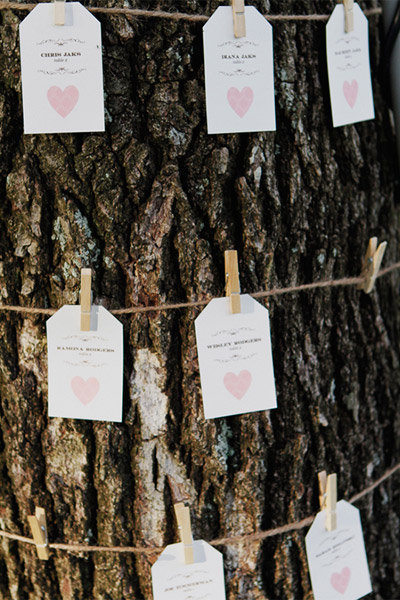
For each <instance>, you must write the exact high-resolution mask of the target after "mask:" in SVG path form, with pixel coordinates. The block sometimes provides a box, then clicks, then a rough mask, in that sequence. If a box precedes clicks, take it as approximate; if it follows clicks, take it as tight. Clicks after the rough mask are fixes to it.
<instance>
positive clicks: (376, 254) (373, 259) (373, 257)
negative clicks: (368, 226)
mask: <svg viewBox="0 0 400 600" xmlns="http://www.w3.org/2000/svg"><path fill="white" fill-rule="evenodd" d="M386 246H387V242H382V243H381V244H379V246H378V238H376V237H372V238H370V240H369V242H368V248H367V252H366V254H365V257H364V260H363V263H362V267H361V277H362V278H363V281H362V282H361V283H360V284H359V285H358V289H360V290H364V292H365V293H366V294H369V293H370V292H371V291H372V290H373V288H374V285H375V279H376V278H377V275H378V273H379V269H380V266H381V262H382V259H383V255H384V254H385V250H386Z"/></svg>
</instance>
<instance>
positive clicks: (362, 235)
mask: <svg viewBox="0 0 400 600" xmlns="http://www.w3.org/2000/svg"><path fill="white" fill-rule="evenodd" d="M89 4H93V5H94V4H95V5H98V6H100V5H102V6H106V5H107V6H113V5H122V2H118V1H115V0H96V1H95V2H94V1H93V2H92V1H91V2H87V3H86V5H89ZM218 4H219V3H218V1H217V0H176V1H175V2H174V1H172V0H159V2H156V3H150V2H146V1H145V0H137V1H135V0H132V1H131V6H133V7H137V8H149V7H150V8H162V9H167V10H181V11H186V12H193V13H205V14H211V13H212V11H213V10H215V9H216V8H217V6H218ZM252 4H253V5H254V6H256V7H257V8H258V9H259V10H261V11H263V12H270V13H271V14H273V13H294V12H296V13H313V12H319V13H321V12H323V13H326V12H330V11H331V10H332V9H333V7H334V2H333V1H329V2H328V1H325V0H324V1H319V2H316V1H310V0H307V1H305V0H303V1H299V0H297V1H295V0H280V1H279V2H278V0H271V2H268V1H267V0H254V1H253V2H252ZM377 5H378V2H375V1H371V2H365V3H364V2H363V3H362V6H363V7H364V8H370V7H373V6H377ZM24 15H25V13H21V12H18V11H15V12H11V11H2V12H1V13H0V22H1V28H0V53H1V55H0V115H1V120H0V148H1V150H0V151H1V161H0V189H1V203H0V299H1V302H2V303H7V304H14V305H26V306H36V307H61V306H62V305H63V304H68V303H72V304H74V303H76V302H77V301H78V292H79V274H80V268H81V267H92V268H93V269H94V273H95V281H94V301H95V302H96V303H101V304H103V305H104V306H106V307H107V308H120V307H126V306H131V305H136V304H157V303H161V302H167V301H186V300H195V299H199V298H202V297H204V296H205V295H223V293H224V273H223V251H224V250H226V249H229V248H236V249H237V250H238V252H239V256H240V274H241V284H242V290H243V291H249V292H251V291H257V290H260V289H264V288H266V287H267V286H269V287H275V286H287V285H291V284H296V283H303V282H309V281H313V280H319V279H326V278H330V277H332V278H336V277H342V276H345V275H357V274H358V273H359V268H360V262H361V257H362V255H363V253H364V252H365V248H366V243H367V240H368V238H369V237H370V235H373V234H377V235H378V236H379V238H381V239H387V240H388V241H389V246H388V250H387V254H386V257H385V262H386V264H389V263H391V262H394V261H395V260H398V245H399V238H400V234H399V203H398V191H397V192H396V190H397V189H398V188H397V185H398V176H397V166H396V164H397V163H396V156H395V145H394V134H393V127H392V124H391V120H390V112H389V109H388V105H387V102H386V100H385V97H384V95H383V89H382V86H381V82H380V79H379V72H378V63H379V54H380V46H381V32H380V19H379V17H371V18H370V45H371V61H372V70H373V86H374V94H375V108H376V118H375V120H374V121H370V122H366V123H361V124H358V125H356V126H347V127H342V128H338V129H333V127H332V124H331V117H330V105H329V96H328V86H327V75H326V59H325V46H324V44H325V24H324V23H321V22H317V23H304V22H302V23H288V22H281V23H276V24H275V25H274V49H275V82H276V99H277V126H278V129H277V132H276V133H260V134H251V135H250V134H248V135H247V134H241V135H217V136H215V135H214V136H209V135H207V132H206V121H205V101H204V74H203V58H202V31H201V25H200V24H190V23H187V22H179V23H174V22H172V21H167V20H162V19H132V18H128V17H119V16H110V15H98V18H99V19H100V20H101V22H102V28H103V29H102V31H103V44H104V75H105V94H106V109H107V113H106V114H107V127H106V132H105V133H104V134H91V135H89V134H74V135H69V134H63V135H36V136H30V135H27V136H24V135H23V128H22V105H21V85H20V67H19V49H18V25H19V23H20V21H21V19H22V18H23V16H24ZM398 287H399V275H398V274H397V273H395V274H393V275H390V276H387V277H385V278H382V279H381V280H379V282H378V284H377V286H376V290H375V291H374V292H373V293H372V294H371V295H370V296H366V295H364V294H363V293H360V292H359V291H357V290H356V289H354V288H338V289H329V290H318V291H314V292H307V293H301V294H299V293H297V294H291V295H287V296H279V297H276V298H273V299H271V301H270V314H271V323H272V342H273V352H274V365H275V376H276V386H277V393H278V404H279V408H278V409H277V410H274V411H271V412H261V413H255V414H250V415H243V416H236V417H230V418H223V419H217V420H211V421H205V420H204V418H203V412H202V399H201V390H200V383H199V372H198V363H197V353H196V345H195V336H194V325H193V320H194V317H195V316H196V315H197V314H198V311H195V310H176V311H172V312H165V313H150V314H146V315H139V316H127V317H124V318H122V319H121V320H122V321H123V324H124V342H125V362H124V365H125V366H124V369H125V371H124V390H125V391H124V417H123V423H122V424H107V423H102V422H89V421H77V420H70V419H49V418H48V417H47V383H46V371H47V365H46V338H45V318H44V317H28V316H21V315H16V314H7V313H4V312H1V311H0V336H1V343H0V399H1V433H0V435H1V438H0V444H1V445H0V461H1V462H0V480H1V487H0V517H1V521H0V524H1V525H2V526H3V527H4V528H5V529H7V530H9V531H13V532H19V533H22V534H25V535H30V532H29V529H28V524H27V516H28V515H29V514H32V511H33V510H34V507H35V505H40V506H43V507H45V508H46V511H47V515H48V520H49V536H50V539H51V541H60V542H62V541H64V542H72V541H75V542H86V543H91V544H104V545H135V544H149V545H164V544H166V543H170V542H173V541H176V539H177V534H176V527H175V524H174V519H173V511H172V505H171V497H170V491H169V487H168V484H167V481H166V476H167V475H168V474H170V475H172V476H173V477H174V478H175V479H177V480H178V481H181V482H183V483H184V485H185V488H186V490H187V492H188V493H189V494H190V497H191V509H192V520H193V530H194V534H195V537H197V538H203V539H206V540H207V539H211V538H213V537H216V536H220V535H236V534H239V533H247V532H252V531H253V530H258V529H260V528H270V527H274V526H277V525H281V524H285V523H287V522H290V521H294V520H297V519H300V518H302V517H304V516H308V515H310V514H313V513H315V512H316V511H317V510H318V491H317V477H316V474H317V471H318V470H320V469H323V468H326V469H327V470H328V471H329V472H333V471H336V472H337V473H338V481H339V496H341V497H345V498H348V497H350V496H351V495H352V494H353V493H355V492H358V491H360V490H361V489H363V488H364V487H365V486H366V485H367V484H368V483H370V482H371V481H373V480H374V479H376V478H377V477H379V476H380V475H381V474H382V473H383V472H384V471H385V469H386V468H387V467H389V466H391V465H393V464H394V463H395V462H396V461H398V460H399V455H400V444H399V431H400V421H399V413H398V398H399V392H400V389H399V388H400V383H399V358H400V347H399V338H400V336H399V326H400V311H399V303H398ZM399 506H400V502H399V477H398V475H396V476H394V477H393V478H392V479H391V480H390V481H388V482H387V483H385V484H384V485H382V486H381V487H380V488H379V489H378V490H377V491H376V492H374V493H373V494H370V495H369V496H368V497H366V498H365V499H363V500H362V501H360V502H359V503H358V507H359V508H360V509H361V516H362V521H363V527H364V534H365V541H366V548H367V554H368V559H369V565H370V570H371V575H372V581H373V588H374V593H373V594H372V595H371V596H370V597H371V598H374V599H376V600H383V599H384V600H388V599H394V598H399V597H400V592H399V590H400V550H399V545H398V531H399V517H400V513H399ZM304 535H305V531H301V532H299V533H296V534H287V535H282V536H277V537H273V538H270V539H268V540H266V541H265V542H264V543H261V544H260V543H253V544H250V545H236V546H235V545H232V546H225V547H221V548H220V550H221V551H223V553H224V560H225V575H226V586H227V598H228V599H229V600H233V599H234V598H235V599H240V600H263V599H269V600H272V599H279V600H281V599H282V600H283V599H295V600H300V599H302V598H304V599H307V600H310V599H311V598H312V593H311V589H310V582H309V576H308V569H307V561H306V556H305V548H304ZM0 540H1V538H0ZM154 559H155V556H154V557H144V556H143V557H142V556H139V557H135V556H134V555H128V554H126V555H116V554H110V553H98V554H70V553H67V552H61V551H58V552H53V553H52V555H51V559H50V561H49V562H48V563H46V562H42V561H39V560H38V559H37V558H36V552H35V549H34V547H32V546H28V545H24V544H18V543H17V542H9V541H7V540H4V539H3V540H1V541H0V598H1V599H4V600H6V599H7V600H8V599H10V598H11V599H12V600H17V599H18V600H28V599H29V600H39V599H44V600H56V599H58V598H60V599H62V600H70V599H75V600H78V599H79V600H80V599H82V600H83V599H85V600H87V599H96V600H97V599H99V600H106V599H107V600H118V599H135V600H143V599H146V600H147V599H150V598H151V597H152V595H151V577H150V565H151V563H152V562H153V561H154Z"/></svg>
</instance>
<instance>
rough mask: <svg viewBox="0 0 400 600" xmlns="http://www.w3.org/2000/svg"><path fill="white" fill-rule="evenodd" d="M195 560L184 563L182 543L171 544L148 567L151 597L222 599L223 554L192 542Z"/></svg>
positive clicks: (198, 542)
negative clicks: (151, 586)
mask: <svg viewBox="0 0 400 600" xmlns="http://www.w3.org/2000/svg"><path fill="white" fill-rule="evenodd" d="M193 554H194V561H195V562H194V563H193V564H191V565H185V563H184V558H183V544H171V545H170V546H167V547H166V548H165V550H164V551H163V552H162V554H160V556H159V558H158V560H157V562H155V563H154V565H153V566H152V568H151V575H152V582H153V596H154V600H225V583H224V567H223V559H222V554H221V553H220V552H218V550H216V549H215V548H213V547H212V546H210V544H207V542H204V541H203V540H196V541H195V542H193Z"/></svg>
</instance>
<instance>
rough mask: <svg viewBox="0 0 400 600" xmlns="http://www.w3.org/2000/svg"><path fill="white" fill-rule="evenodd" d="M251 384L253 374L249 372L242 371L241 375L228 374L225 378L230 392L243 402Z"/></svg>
mask: <svg viewBox="0 0 400 600" xmlns="http://www.w3.org/2000/svg"><path fill="white" fill-rule="evenodd" d="M250 384H251V373H249V371H240V373H239V375H235V373H226V375H225V377H224V385H225V387H226V389H227V390H228V392H230V393H231V394H232V396H235V398H237V399H238V400H241V399H242V398H243V396H244V395H245V393H246V392H247V390H248V389H249V387H250Z"/></svg>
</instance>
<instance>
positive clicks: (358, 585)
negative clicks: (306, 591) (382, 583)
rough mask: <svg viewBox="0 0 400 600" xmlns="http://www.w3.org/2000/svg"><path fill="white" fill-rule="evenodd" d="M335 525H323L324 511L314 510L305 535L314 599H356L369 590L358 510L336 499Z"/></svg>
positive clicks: (369, 581) (370, 589) (367, 570)
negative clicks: (311, 522) (311, 521)
mask: <svg viewBox="0 0 400 600" xmlns="http://www.w3.org/2000/svg"><path fill="white" fill-rule="evenodd" d="M336 519H337V527H336V529H334V530H333V531H327V529H326V528H325V520H326V515H325V511H321V512H319V513H318V514H317V516H316V517H315V519H314V522H313V524H312V525H311V527H310V529H309V531H308V533H307V536H306V549H307V559H308V566H309V570H310V576H311V583H312V588H313V592H314V599H315V600H358V599H359V598H363V597H364V596H366V595H367V594H369V593H370V592H371V591H372V588H371V580H370V576H369V569H368V563H367V557H366V554H365V547H364V538H363V533H362V529H361V520H360V511H359V510H358V509H357V508H355V507H354V506H352V505H351V504H349V503H348V502H346V501H345V500H340V502H338V503H337V504H336Z"/></svg>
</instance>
